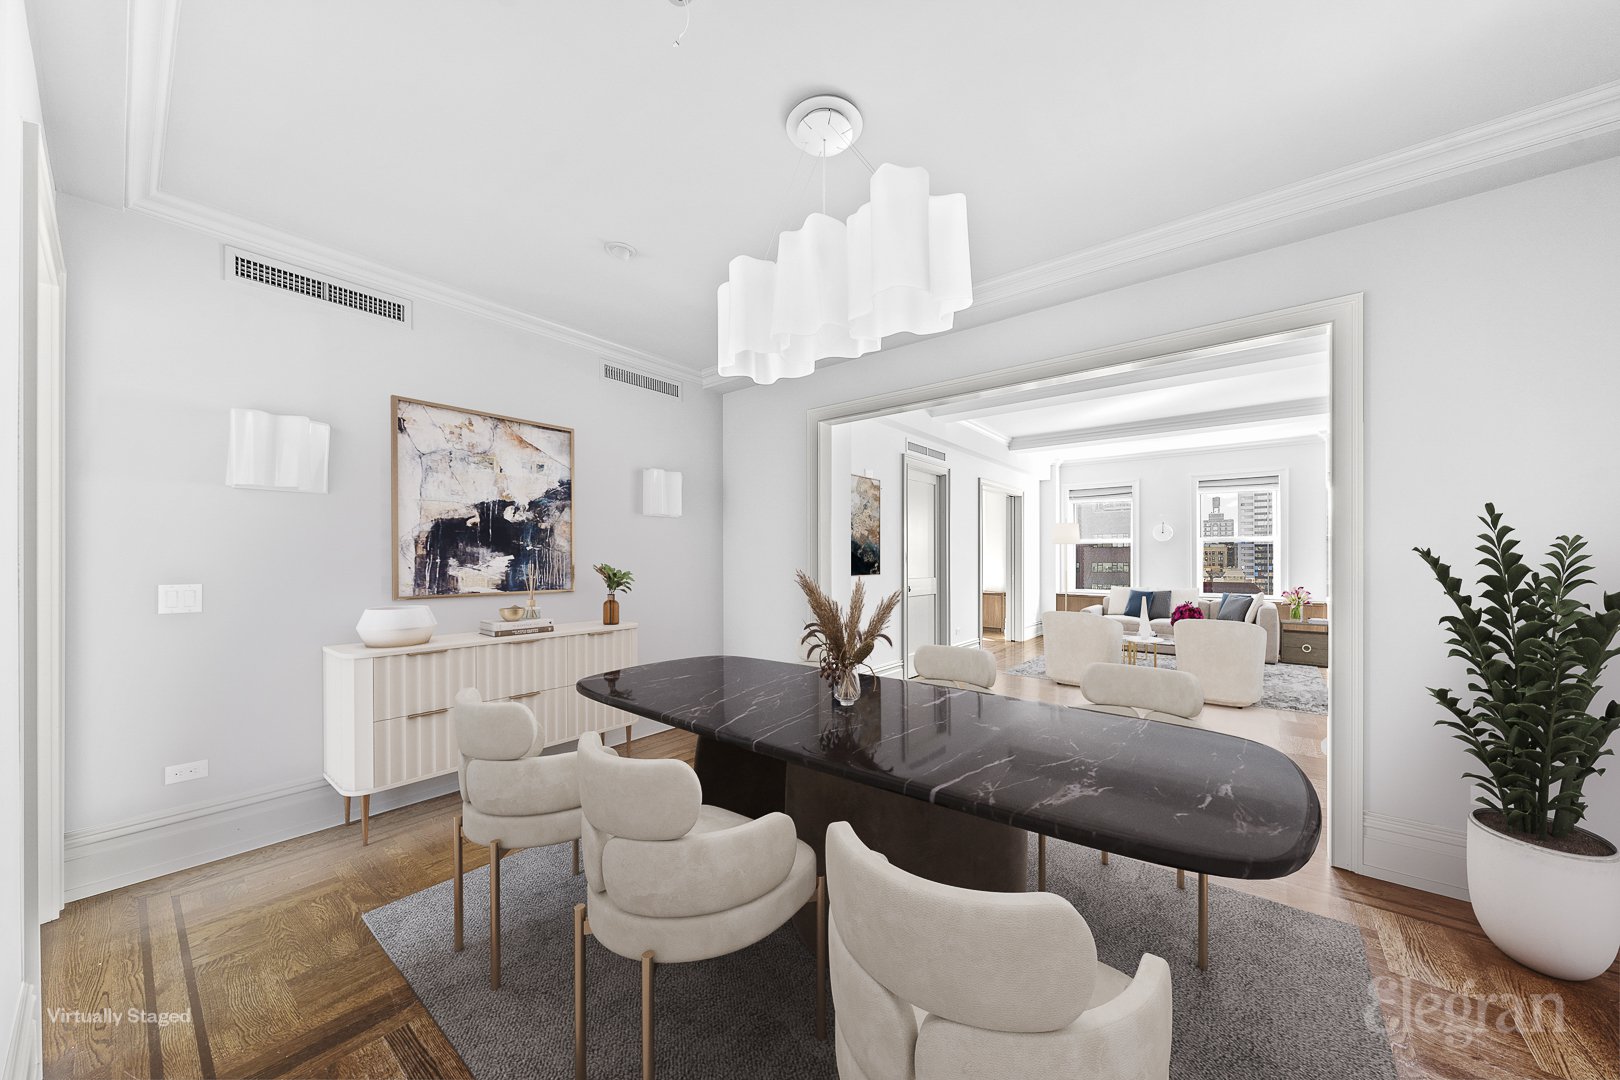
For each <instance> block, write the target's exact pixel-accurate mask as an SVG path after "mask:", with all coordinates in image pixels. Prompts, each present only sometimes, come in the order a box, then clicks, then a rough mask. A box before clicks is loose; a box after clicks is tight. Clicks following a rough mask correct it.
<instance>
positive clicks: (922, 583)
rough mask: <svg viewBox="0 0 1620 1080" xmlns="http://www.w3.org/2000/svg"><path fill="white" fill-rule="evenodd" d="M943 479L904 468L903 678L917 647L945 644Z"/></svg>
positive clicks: (911, 671)
mask: <svg viewBox="0 0 1620 1080" xmlns="http://www.w3.org/2000/svg"><path fill="white" fill-rule="evenodd" d="M944 481H945V477H943V476H941V475H939V474H938V473H934V472H930V471H928V470H925V469H919V468H915V467H913V466H911V465H910V464H907V466H906V523H905V560H904V561H905V576H906V597H905V607H906V611H905V623H904V635H905V650H906V678H908V679H909V678H911V677H912V676H913V675H915V674H916V673H917V669H916V666H915V665H914V664H913V662H912V658H913V657H914V656H915V655H916V652H917V648H918V646H921V645H941V644H944V643H945V642H944V640H943V634H942V632H941V630H940V626H941V623H942V621H943V618H944V615H945V606H946V601H945V594H944V576H945V575H944V561H945V560H944V556H943V553H942V543H941V542H942V540H943V537H944V530H943V529H942V527H941V520H940V519H941V516H942V513H943V510H944V506H945V495H944Z"/></svg>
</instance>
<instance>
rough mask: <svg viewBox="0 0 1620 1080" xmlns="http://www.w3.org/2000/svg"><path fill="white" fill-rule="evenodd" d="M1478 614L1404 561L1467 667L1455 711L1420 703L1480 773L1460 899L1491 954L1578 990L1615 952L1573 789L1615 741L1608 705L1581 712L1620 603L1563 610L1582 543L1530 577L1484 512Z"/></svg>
mask: <svg viewBox="0 0 1620 1080" xmlns="http://www.w3.org/2000/svg"><path fill="white" fill-rule="evenodd" d="M1479 520H1480V521H1481V522H1482V523H1483V524H1484V525H1485V532H1483V533H1481V534H1480V537H1479V539H1480V544H1479V547H1478V548H1476V550H1477V551H1479V552H1480V553H1481V558H1480V560H1479V566H1480V567H1481V568H1482V570H1483V572H1482V573H1481V574H1480V577H1479V599H1480V602H1479V603H1478V604H1476V603H1475V601H1474V598H1473V597H1472V596H1469V595H1467V594H1465V593H1464V592H1463V584H1462V582H1461V581H1460V580H1459V579H1458V578H1457V577H1456V576H1455V575H1453V573H1452V570H1451V567H1450V566H1448V565H1446V563H1444V562H1442V561H1441V560H1440V559H1439V558H1438V557H1437V556H1436V555H1435V554H1434V553H1433V552H1432V551H1430V550H1429V549H1427V548H1416V549H1415V550H1416V551H1417V553H1418V555H1419V556H1420V557H1421V558H1422V559H1423V561H1424V562H1425V563H1426V564H1428V567H1429V569H1430V570H1431V571H1433V572H1434V576H1435V577H1436V578H1437V579H1438V580H1439V582H1440V587H1441V588H1442V589H1443V590H1445V594H1446V596H1447V598H1448V599H1450V601H1451V603H1452V605H1453V606H1454V607H1455V608H1456V614H1453V615H1446V616H1444V617H1443V618H1441V620H1440V625H1441V626H1442V627H1444V628H1445V630H1446V632H1447V638H1446V640H1447V643H1448V644H1449V645H1450V647H1451V650H1450V653H1449V655H1451V656H1455V657H1457V658H1459V659H1461V660H1462V661H1463V663H1464V664H1465V665H1466V666H1467V669H1468V674H1469V682H1468V691H1467V693H1468V695H1469V696H1468V698H1467V700H1464V699H1462V698H1459V697H1458V695H1457V694H1456V693H1454V692H1453V691H1451V690H1449V689H1445V688H1436V689H1431V690H1430V691H1429V693H1430V694H1432V695H1433V696H1434V699H1435V701H1437V702H1439V703H1440V705H1441V707H1442V708H1444V709H1445V711H1446V715H1445V716H1444V717H1442V718H1441V719H1440V720H1438V721H1436V722H1437V723H1439V724H1441V725H1443V726H1445V727H1448V728H1451V729H1452V731H1453V732H1454V734H1455V736H1456V737H1457V738H1458V739H1460V740H1462V742H1463V743H1464V745H1466V746H1467V747H1468V752H1469V753H1470V754H1472V755H1473V756H1474V758H1475V759H1476V760H1477V761H1478V762H1479V765H1480V768H1481V771H1479V772H1469V773H1465V774H1464V776H1466V777H1467V778H1469V779H1472V780H1475V781H1477V782H1478V784H1479V788H1480V795H1479V797H1478V798H1477V799H1476V801H1477V802H1478V803H1480V807H1479V808H1478V809H1476V810H1474V812H1473V813H1472V814H1471V815H1470V816H1469V819H1468V831H1467V837H1468V839H1467V844H1468V893H1469V898H1470V899H1471V900H1472V901H1473V905H1474V915H1475V917H1476V918H1478V919H1479V924H1480V926H1481V927H1483V928H1484V930H1485V933H1486V934H1488V935H1489V936H1490V939H1491V940H1492V941H1493V942H1495V943H1496V945H1497V947H1498V948H1500V949H1501V950H1502V951H1503V952H1505V953H1507V954H1508V955H1509V956H1511V957H1513V958H1514V959H1515V960H1517V961H1519V962H1520V963H1522V964H1524V965H1526V966H1528V967H1532V968H1535V969H1536V970H1537V971H1540V972H1543V973H1545V974H1547V975H1551V976H1553V977H1555V978H1559V979H1591V978H1595V977H1596V976H1598V975H1601V974H1602V973H1603V972H1605V971H1607V970H1608V968H1609V965H1610V964H1612V963H1613V962H1614V958H1615V953H1616V951H1617V950H1620V853H1617V851H1616V848H1615V845H1614V844H1613V843H1611V842H1610V841H1608V840H1606V839H1604V838H1603V837H1601V836H1598V835H1597V834H1596V833H1592V832H1589V831H1587V830H1586V829H1583V828H1581V827H1580V823H1581V820H1582V818H1583V817H1584V816H1585V813H1586V808H1587V807H1586V798H1585V796H1584V794H1583V787H1584V785H1585V784H1586V781H1587V780H1588V779H1590V778H1591V777H1592V775H1593V774H1594V773H1602V772H1603V769H1601V768H1599V767H1598V761H1599V760H1601V759H1602V758H1604V757H1606V756H1608V755H1609V754H1612V753H1613V752H1614V751H1613V750H1611V749H1609V748H1608V747H1607V746H1606V744H1607V743H1608V742H1609V740H1610V738H1611V737H1612V736H1613V735H1614V733H1615V730H1616V729H1617V728H1620V702H1615V701H1611V702H1609V704H1608V707H1607V708H1605V709H1604V710H1603V711H1602V712H1601V713H1599V712H1594V711H1593V707H1592V702H1593V699H1594V698H1595V697H1596V696H1597V688H1598V682H1599V680H1600V679H1601V678H1602V675H1603V668H1604V666H1605V665H1606V664H1607V663H1608V662H1609V661H1610V660H1612V659H1613V658H1614V657H1615V656H1617V655H1620V649H1616V648H1614V647H1613V645H1614V640H1615V635H1616V633H1617V632H1620V593H1605V594H1603V596H1602V602H1601V604H1600V605H1598V606H1595V607H1594V606H1592V605H1590V604H1588V603H1586V602H1585V601H1582V600H1579V599H1577V598H1576V597H1575V595H1574V594H1575V593H1576V591H1577V590H1579V589H1581V588H1582V587H1584V586H1588V585H1591V584H1592V582H1591V580H1590V579H1588V577H1587V576H1586V575H1588V574H1589V573H1591V571H1592V567H1591V565H1590V564H1589V563H1588V562H1587V561H1586V557H1585V555H1584V551H1585V549H1586V541H1585V540H1583V539H1582V538H1581V537H1580V536H1560V537H1559V538H1558V539H1557V540H1556V541H1554V542H1553V545H1552V548H1551V550H1550V551H1549V552H1548V554H1547V561H1546V562H1545V563H1543V564H1542V565H1541V566H1540V567H1539V568H1533V567H1531V566H1530V565H1529V564H1527V563H1526V562H1525V561H1524V558H1523V557H1522V556H1521V555H1520V554H1519V553H1518V550H1517V549H1518V546H1519V542H1518V541H1517V540H1515V539H1514V538H1513V530H1512V529H1511V528H1509V527H1508V526H1506V525H1504V524H1502V515H1501V514H1499V513H1497V511H1496V507H1495V506H1493V505H1491V504H1490V503H1486V504H1485V513H1484V515H1483V516H1482V517H1481V518H1480V519H1479Z"/></svg>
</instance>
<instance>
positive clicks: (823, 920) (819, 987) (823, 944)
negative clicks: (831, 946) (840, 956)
mask: <svg viewBox="0 0 1620 1080" xmlns="http://www.w3.org/2000/svg"><path fill="white" fill-rule="evenodd" d="M816 1038H818V1039H820V1040H821V1041H822V1042H826V1041H827V877H826V875H822V876H821V877H818V878H816Z"/></svg>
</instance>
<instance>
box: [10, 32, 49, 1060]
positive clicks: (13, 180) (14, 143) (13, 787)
mask: <svg viewBox="0 0 1620 1080" xmlns="http://www.w3.org/2000/svg"><path fill="white" fill-rule="evenodd" d="M24 122H27V123H33V124H40V123H42V121H41V120H40V109H39V84H38V82H37V81H36V79H35V76H34V54H33V50H32V48H31V46H30V43H29V37H28V22H27V18H26V16H25V15H24V12H23V5H22V0H0V415H3V416H6V417H8V418H9V420H8V422H7V424H6V431H7V432H8V435H7V437H6V438H5V439H4V440H0V566H10V567H16V568H18V569H15V570H13V571H12V575H13V576H12V580H11V582H10V585H9V587H8V588H5V589H3V590H0V593H3V594H4V595H3V597H0V688H3V689H0V693H3V695H4V696H3V698H0V792H3V793H4V794H3V796H0V1073H4V1072H6V1071H8V1070H9V1069H10V1068H11V1067H12V1066H13V1064H14V1062H15V1061H16V1060H18V1059H19V1058H20V1059H21V1060H22V1061H23V1062H24V1063H27V1064H29V1065H30V1067H31V1061H32V1058H33V1057H34V1056H35V1055H36V1053H37V1046H38V1044H37V1040H36V1039H34V1038H33V1036H32V1030H33V1027H34V1025H35V1024H37V1020H38V1013H37V1010H36V1009H34V1008H32V1007H31V1003H32V995H33V993H34V988H36V987H37V986H38V985H39V927H38V926H35V925H32V923H33V921H34V919H33V917H32V915H33V911H34V905H33V904H31V903H28V902H26V901H25V894H24V890H25V889H28V890H32V889H34V888H36V887H37V878H36V875H35V873H34V868H33V867H31V866H28V865H26V861H27V857H28V856H27V854H26V852H27V850H28V849H29V848H30V847H31V845H29V844H28V843H27V841H26V830H29V829H32V828H34V827H35V826H34V824H33V823H34V820H35V818H34V815H33V812H32V808H28V809H26V810H25V808H24V806H23V793H24V784H23V773H22V770H23V769H24V767H25V766H26V767H32V762H31V761H28V760H27V759H26V757H25V754H24V751H23V727H22V725H23V721H24V717H23V715H22V701H21V669H20V666H19V660H20V656H19V646H20V642H19V641H18V638H17V633H18V628H19V626H20V619H21V617H22V612H21V609H20V606H19V598H20V596H21V592H22V588H21V580H20V576H19V573H20V562H21V552H20V550H19V547H18V543H19V538H18V533H19V526H20V524H21V523H20V522H19V521H18V511H19V505H20V502H19V500H20V497H21V492H20V491H19V490H18V486H17V483H18V477H19V474H20V470H21V467H22V446H21V443H20V440H19V434H20V425H19V423H18V416H19V408H20V402H19V400H18V389H19V387H18V379H19V378H20V375H21V360H22V356H21V350H20V334H21V315H22V313H21V311H20V303H19V301H20V299H21V296H20V292H21V287H22V283H21V281H20V279H19V277H18V273H19V270H20V269H21V261H22V242H23V238H22V231H21V222H22V189H21V178H22V148H23V129H22V125H23V123H24ZM29 790H32V788H31V787H30V788H29Z"/></svg>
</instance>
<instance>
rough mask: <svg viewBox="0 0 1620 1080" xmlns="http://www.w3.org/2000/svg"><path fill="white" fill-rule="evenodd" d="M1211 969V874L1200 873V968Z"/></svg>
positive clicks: (1202, 969)
mask: <svg viewBox="0 0 1620 1080" xmlns="http://www.w3.org/2000/svg"><path fill="white" fill-rule="evenodd" d="M1208 969H1209V875H1208V874H1199V875H1198V970H1199V971H1207V970H1208Z"/></svg>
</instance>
